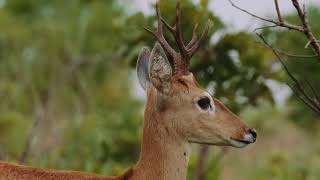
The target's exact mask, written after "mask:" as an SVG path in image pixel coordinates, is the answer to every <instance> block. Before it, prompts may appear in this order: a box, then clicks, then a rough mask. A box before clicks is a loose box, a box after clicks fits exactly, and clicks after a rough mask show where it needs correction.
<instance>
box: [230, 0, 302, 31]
mask: <svg viewBox="0 0 320 180" xmlns="http://www.w3.org/2000/svg"><path fill="white" fill-rule="evenodd" d="M228 1H229V2H230V4H231V5H232V6H233V7H235V8H236V9H239V10H240V11H242V12H244V13H246V14H249V15H250V16H252V17H254V18H257V19H260V20H262V21H264V22H269V23H272V24H274V25H277V26H278V27H285V28H288V29H291V30H295V31H299V32H304V29H303V27H301V26H297V25H293V24H290V23H287V22H284V21H274V20H272V19H267V18H263V17H260V16H257V15H255V14H254V13H251V12H249V11H247V10H245V9H242V8H240V7H239V6H237V5H236V4H234V3H233V2H232V0H228Z"/></svg>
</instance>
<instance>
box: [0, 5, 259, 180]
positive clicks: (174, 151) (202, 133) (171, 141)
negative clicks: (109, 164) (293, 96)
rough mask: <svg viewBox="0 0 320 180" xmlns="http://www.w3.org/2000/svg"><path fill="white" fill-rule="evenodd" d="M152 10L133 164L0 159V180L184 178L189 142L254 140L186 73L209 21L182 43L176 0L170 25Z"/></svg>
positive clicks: (141, 63) (142, 59) (141, 66)
mask: <svg viewBox="0 0 320 180" xmlns="http://www.w3.org/2000/svg"><path fill="white" fill-rule="evenodd" d="M156 13H157V28H156V29H155V30H154V31H152V30H149V29H147V28H145V29H146V31H147V32H149V33H150V34H151V35H153V36H154V37H155V38H156V40H157V42H156V43H155V45H154V47H153V49H152V51H150V49H149V48H148V47H144V48H142V50H141V52H140V54H139V57H138V61H137V68H136V71H137V76H138V80H139V83H140V85H141V87H142V88H143V89H144V90H145V92H146V94H147V102H146V107H145V112H144V122H143V137H142V144H141V152H140V158H139V160H138V162H137V163H136V164H135V165H134V166H133V167H131V168H130V169H128V170H127V171H126V172H125V173H124V174H123V175H121V176H114V177H111V176H100V175H96V174H90V173H84V172H76V171H59V170H49V169H38V168H33V167H27V166H22V165H16V164H10V163H5V162H0V180H129V179H130V180H151V179H152V180H185V179H186V174H187V168H188V160H189V156H190V144H191V143H197V144H205V145H217V146H233V147H237V148H242V147H245V146H247V145H248V144H251V143H254V142H255V141H256V138H257V133H256V130H255V129H251V128H249V127H248V126H247V125H245V124H244V123H243V122H241V120H240V118H239V117H238V116H237V115H235V114H234V113H232V112H231V111H230V110H229V109H228V108H227V107H226V106H225V105H224V104H223V103H221V102H220V101H219V100H218V99H216V98H215V97H212V96H211V95H210V94H209V93H208V92H207V91H206V90H205V89H204V88H203V87H201V86H200V85H199V84H198V83H197V81H196V79H195V77H194V76H193V74H192V72H190V71H189V64H190V60H191V58H192V56H193V55H194V54H195V52H196V51H197V50H198V49H199V48H200V46H201V44H203V42H204V41H205V40H206V39H207V36H208V32H209V28H210V26H211V22H210V20H208V21H207V23H206V25H205V29H204V31H203V33H202V35H201V37H200V38H198V36H197V33H196V29H197V24H196V25H195V27H194V29H193V35H192V38H191V40H190V42H189V43H188V44H187V45H185V43H184V40H183V36H182V30H181V3H180V0H177V5H176V17H175V21H176V22H175V25H174V26H170V25H169V24H168V23H167V22H166V21H165V20H164V19H163V18H162V17H161V14H160V8H159V5H158V3H157V4H156ZM163 26H165V27H166V29H168V30H169V31H170V32H171V33H172V35H173V36H174V39H175V41H176V44H177V48H178V51H176V50H175V49H174V48H173V47H172V46H171V45H170V44H169V43H168V41H167V40H166V39H165V36H164V31H163V29H164V27H163ZM170 62H171V63H170ZM171 64H173V65H172V66H173V67H172V66H171Z"/></svg>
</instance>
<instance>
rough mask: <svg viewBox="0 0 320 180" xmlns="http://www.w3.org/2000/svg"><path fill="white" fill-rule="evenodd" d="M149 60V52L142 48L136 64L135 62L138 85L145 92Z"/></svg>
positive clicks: (147, 49) (147, 82) (147, 81)
mask: <svg viewBox="0 0 320 180" xmlns="http://www.w3.org/2000/svg"><path fill="white" fill-rule="evenodd" d="M149 58H150V50H149V48H147V47H143V48H142V49H141V51H140V54H139V58H138V62H137V75H138V79H139V83H140V85H141V87H142V88H143V89H144V90H145V91H146V89H147V87H148V84H149V82H150V80H149V73H148V68H149Z"/></svg>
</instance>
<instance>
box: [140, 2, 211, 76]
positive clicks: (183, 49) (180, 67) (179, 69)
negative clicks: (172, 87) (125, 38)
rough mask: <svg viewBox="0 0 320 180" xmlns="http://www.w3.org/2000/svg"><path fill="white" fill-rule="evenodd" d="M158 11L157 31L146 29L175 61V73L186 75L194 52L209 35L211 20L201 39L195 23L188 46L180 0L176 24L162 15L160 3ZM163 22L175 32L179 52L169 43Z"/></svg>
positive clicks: (157, 6) (157, 5) (177, 7)
mask: <svg viewBox="0 0 320 180" xmlns="http://www.w3.org/2000/svg"><path fill="white" fill-rule="evenodd" d="M156 11H157V20H158V27H157V28H156V30H155V31H151V30H149V29H147V28H145V30H146V31H148V32H149V33H151V34H152V35H153V36H154V37H155V38H157V40H158V41H159V43H160V44H161V46H162V47H163V49H164V50H165V51H166V53H167V55H168V56H169V57H170V58H169V59H171V60H172V61H173V63H174V69H175V75H186V74H189V69H188V68H189V64H190V59H191V58H192V56H193V55H194V53H195V52H196V51H197V50H198V49H199V47H200V46H201V44H202V43H203V42H204V40H205V39H206V38H207V36H208V32H209V28H210V25H211V21H210V20H208V21H207V23H206V26H205V30H204V32H203V33H202V35H201V37H200V39H199V40H198V36H197V32H196V31H197V27H198V24H196V25H195V27H194V29H193V35H192V39H191V40H190V42H189V43H188V45H187V46H185V44H184V41H183V37H182V30H181V2H180V0H177V6H176V23H175V25H174V26H170V25H169V24H168V23H167V22H166V21H165V20H164V19H163V18H162V17H161V13H160V8H159V4H158V3H157V4H156ZM163 24H164V25H165V26H166V28H167V29H168V30H169V31H170V32H171V33H172V34H173V36H174V38H175V41H176V43H177V45H178V49H179V52H176V51H175V50H174V49H173V48H172V47H171V46H170V44H169V43H168V41H167V40H166V39H165V37H164V34H163Z"/></svg>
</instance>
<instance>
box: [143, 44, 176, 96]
mask: <svg viewBox="0 0 320 180" xmlns="http://www.w3.org/2000/svg"><path fill="white" fill-rule="evenodd" d="M148 72H149V79H150V82H151V83H152V85H153V86H154V87H155V88H156V89H157V90H158V91H159V92H161V93H163V94H167V93H168V92H169V91H170V89H171V77H172V68H171V65H170V63H169V61H168V58H167V56H166V54H165V52H164V50H163V48H162V47H161V45H160V44H159V43H156V44H155V45H154V47H153V49H152V52H151V55H150V62H149V68H148Z"/></svg>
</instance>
